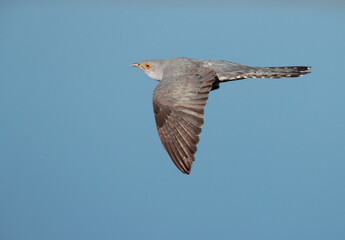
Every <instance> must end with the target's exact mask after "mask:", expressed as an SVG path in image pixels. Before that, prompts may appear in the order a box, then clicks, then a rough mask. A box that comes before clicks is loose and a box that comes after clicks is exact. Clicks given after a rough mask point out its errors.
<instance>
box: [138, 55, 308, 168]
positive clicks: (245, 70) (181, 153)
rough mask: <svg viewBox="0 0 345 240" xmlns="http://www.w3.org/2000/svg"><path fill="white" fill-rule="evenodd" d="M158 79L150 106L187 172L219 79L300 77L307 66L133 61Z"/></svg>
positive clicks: (171, 150)
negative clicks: (208, 105)
mask: <svg viewBox="0 0 345 240" xmlns="http://www.w3.org/2000/svg"><path fill="white" fill-rule="evenodd" d="M132 66H134V67H139V68H140V69H142V70H143V71H144V72H145V73H146V74H147V75H148V76H150V77H151V78H153V79H155V80H157V81H160V83H159V84H158V86H157V88H156V89H155V91H154V94H153V108H154V113H155V119H156V124H157V130H158V133H159V136H160V138H161V141H162V144H163V146H164V148H165V149H166V151H167V152H168V154H169V156H170V157H171V159H172V160H173V162H174V163H175V165H176V166H177V167H178V168H179V169H180V170H181V171H182V172H183V173H186V174H189V173H190V171H191V168H192V163H193V161H194V160H195V158H194V155H195V153H196V151H197V147H196V146H197V144H198V142H199V135H200V133H201V127H202V125H203V123H204V121H203V116H204V107H205V105H206V103H207V99H208V96H209V92H210V91H211V90H214V89H217V88H219V83H221V82H227V81H232V80H240V79H245V78H283V77H299V76H301V75H304V74H308V73H309V72H305V71H307V70H309V69H310V67H304V66H294V67H252V66H247V65H242V64H238V63H233V62H228V61H223V60H198V59H192V58H171V59H153V60H146V61H143V62H141V63H137V64H133V65H132Z"/></svg>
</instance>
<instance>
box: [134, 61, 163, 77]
mask: <svg viewBox="0 0 345 240" xmlns="http://www.w3.org/2000/svg"><path fill="white" fill-rule="evenodd" d="M164 63H165V61H164V60H163V59H154V60H146V61H142V62H140V63H133V64H132V65H131V66H132V67H137V68H140V69H141V70H142V71H143V72H144V73H145V74H146V75H148V76H149V77H150V78H153V79H155V80H157V81H160V80H162V78H163V70H164V67H165V64H164Z"/></svg>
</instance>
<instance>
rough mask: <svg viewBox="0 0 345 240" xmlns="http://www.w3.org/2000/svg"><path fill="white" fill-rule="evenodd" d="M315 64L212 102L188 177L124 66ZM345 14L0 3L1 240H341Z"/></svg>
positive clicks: (245, 83)
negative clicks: (164, 62)
mask: <svg viewBox="0 0 345 240" xmlns="http://www.w3.org/2000/svg"><path fill="white" fill-rule="evenodd" d="M182 56H184V57H193V58H202V59H224V60H230V61H234V62H239V63H242V64H248V65H254V66H286V65H307V66H308V65H309V66H312V67H313V69H312V71H313V73H312V74H309V75H307V76H303V77H301V78H296V79H248V80H242V81H236V82H229V83H226V84H223V85H221V88H220V89H219V90H217V91H213V92H212V93H211V95H210V99H209V102H208V105H207V106H206V115H205V125H204V127H203V132H202V134H201V140H200V144H199V145H198V152H197V154H196V162H195V163H194V166H193V170H192V174H191V175H190V176H187V175H183V174H182V173H180V172H179V171H178V169H177V168H176V167H175V166H174V165H173V163H172V161H171V160H170V159H169V157H168V154H167V153H166V152H165V150H164V148H163V146H162V144H161V142H160V140H159V137H158V134H157V131H156V126H155V122H154V115H153V110H152V102H151V101H152V93H153V90H154V88H155V86H156V85H157V82H156V81H154V80H152V79H150V78H149V77H147V76H146V75H145V74H144V73H142V72H141V71H140V70H139V69H134V68H131V67H130V64H131V63H134V62H138V61H141V60H144V59H150V58H170V57H182ZM344 57H345V4H344V2H340V1H338V2H327V4H322V3H320V2H315V1H309V2H303V1H302V2H300V1H299V2H294V3H288V2H281V3H278V2H261V3H252V2H248V1H247V2H245V3H243V4H235V3H234V2H231V3H226V2H224V1H215V2H214V3H206V2H203V3H197V2H190V3H182V2H176V3H169V4H162V3H159V2H158V1H156V2H152V1H148V2H147V1H141V2H139V1H130V3H127V4H118V3H111V2H110V1H109V2H99V3H95V2H88V3H82V1H73V2H70V3H68V2H67V1H66V2H64V3H58V2H50V3H44V2H39V1H34V2H28V1H27V2H20V1H14V2H12V3H9V2H8V1H2V2H1V3H0V194H1V196H0V239H2V240H19V239H25V240H31V239H32V240H41V239H42V240H43V239H44V240H47V239H48V240H57V239H64V240H66V239H73V240H75V239H85V240H88V239H237V240H248V239H266V240H267V239H272V240H273V239H274V240H276V239H283V240H285V239H286V240H291V239H294V240H299V239H301V240H302V239H303V240H305V239H313V240H317V239H320V240H321V239H328V240H330V239H337V240H338V239H339V240H343V239H345V108H344V106H345V78H344V71H345V60H344Z"/></svg>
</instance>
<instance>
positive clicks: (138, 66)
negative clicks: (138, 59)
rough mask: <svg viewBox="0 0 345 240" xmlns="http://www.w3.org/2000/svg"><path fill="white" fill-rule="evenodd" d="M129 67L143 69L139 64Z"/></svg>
mask: <svg viewBox="0 0 345 240" xmlns="http://www.w3.org/2000/svg"><path fill="white" fill-rule="evenodd" d="M131 67H137V68H140V69H143V67H142V66H141V65H140V64H139V63H133V64H131Z"/></svg>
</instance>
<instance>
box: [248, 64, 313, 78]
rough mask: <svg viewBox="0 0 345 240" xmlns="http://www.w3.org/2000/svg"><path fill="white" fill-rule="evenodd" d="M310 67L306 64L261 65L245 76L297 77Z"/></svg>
mask: <svg viewBox="0 0 345 240" xmlns="http://www.w3.org/2000/svg"><path fill="white" fill-rule="evenodd" d="M309 69H311V67H307V66H292V67H262V68H257V69H256V71H253V72H249V73H248V74H247V78H285V77H299V76H302V75H305V74H308V73H311V72H306V71H308V70H309Z"/></svg>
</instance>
